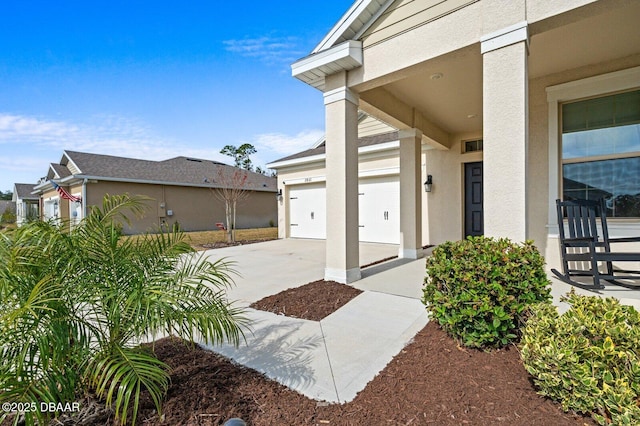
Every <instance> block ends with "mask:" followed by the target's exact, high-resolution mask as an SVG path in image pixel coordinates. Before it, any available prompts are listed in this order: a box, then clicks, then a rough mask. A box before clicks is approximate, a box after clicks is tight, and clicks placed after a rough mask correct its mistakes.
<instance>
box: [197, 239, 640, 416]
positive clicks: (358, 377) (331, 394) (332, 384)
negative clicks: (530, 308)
mask: <svg viewBox="0 0 640 426" xmlns="http://www.w3.org/2000/svg"><path fill="white" fill-rule="evenodd" d="M324 250H325V243H324V241H321V240H295V239H287V240H276V241H269V242H265V243H259V244H251V245H247V246H237V247H229V248H225V249H217V250H211V251H209V252H207V254H208V255H210V256H211V257H212V259H218V258H220V257H225V258H227V259H228V260H230V261H233V262H236V263H235V268H236V269H237V270H239V271H242V276H240V277H237V279H236V286H235V287H234V288H233V289H231V290H230V291H229V292H228V295H229V299H230V300H235V301H236V304H237V305H239V306H244V307H248V306H249V305H250V304H251V303H253V302H254V301H257V300H260V299H262V298H263V297H265V296H269V295H272V294H276V293H278V292H280V291H282V290H285V289H287V288H292V287H297V286H301V285H304V284H307V283H309V282H312V281H316V280H318V279H322V278H323V275H324V256H325V253H324ZM397 250H398V248H397V246H395V245H385V244H366V243H363V244H361V246H360V264H361V265H365V264H368V263H371V262H373V261H376V260H380V259H384V258H388V257H391V256H394V255H396V254H397ZM427 254H428V253H427ZM424 262H425V260H424V259H418V260H413V261H410V260H405V259H395V260H391V261H387V262H384V263H382V264H379V265H375V266H371V267H368V268H365V269H363V271H362V275H363V279H362V280H360V281H357V282H355V283H353V286H354V287H356V288H358V289H360V290H363V291H364V292H363V293H362V294H360V295H359V296H357V297H356V298H354V299H353V300H352V301H350V302H349V303H347V304H346V305H345V306H343V307H342V308H340V309H339V310H338V311H336V312H334V313H333V314H331V315H329V316H328V317H326V318H325V319H323V320H322V321H319V322H318V321H308V320H301V319H295V318H288V317H285V316H281V315H276V314H272V313H269V312H263V311H257V310H254V309H249V308H247V317H248V318H249V319H250V320H251V323H252V332H251V333H247V336H246V337H247V339H246V344H241V345H240V347H238V348H235V347H233V346H231V345H220V346H215V347H210V346H209V347H207V346H205V347H207V348H208V349H211V350H213V351H215V352H218V353H220V354H222V355H224V356H226V357H228V358H231V359H233V360H235V361H237V362H238V363H240V364H243V365H246V366H248V367H251V368H253V369H255V370H258V371H260V372H263V373H264V374H265V375H266V376H267V377H270V378H272V379H274V380H276V381H278V382H280V383H282V384H284V385H285V386H288V387H290V388H291V389H294V390H296V391H298V392H300V393H302V394H303V395H306V396H308V397H310V398H313V399H317V400H324V401H328V402H340V403H344V402H349V401H351V400H353V398H355V396H356V394H357V393H358V392H360V391H361V390H362V389H364V387H365V386H366V385H367V383H369V382H370V381H371V380H372V379H373V378H374V377H375V376H376V375H377V374H378V373H379V372H380V371H381V370H382V369H383V368H384V367H385V366H386V365H387V364H388V363H389V362H390V361H391V360H392V359H393V357H394V356H396V355H397V354H398V353H399V352H400V350H402V348H403V347H404V346H405V345H406V344H407V343H409V342H410V341H411V339H412V338H413V336H415V334H416V333H417V332H418V331H419V330H421V329H422V328H423V327H424V326H425V325H426V323H427V321H428V320H427V314H426V310H425V307H424V305H423V304H422V303H421V302H420V298H421V296H422V286H423V281H424V276H425V263H424ZM551 282H552V295H553V297H554V303H555V304H556V305H557V306H559V310H560V311H564V310H566V309H567V305H566V304H564V303H561V302H560V300H559V299H560V296H562V295H564V294H566V293H567V292H569V291H570V290H571V286H569V285H567V284H565V283H562V282H560V281H558V280H557V279H551ZM576 291H577V292H578V293H581V294H589V295H594V294H595V293H592V292H589V291H586V290H582V289H576ZM638 293H640V292H639V291H633V290H629V289H625V288H621V287H617V286H613V285H608V286H607V288H606V289H605V290H603V291H601V292H600V294H599V295H601V296H604V297H607V296H613V297H617V298H619V299H620V300H621V301H622V302H623V303H626V304H631V305H634V306H635V307H636V308H637V309H640V294H638Z"/></svg>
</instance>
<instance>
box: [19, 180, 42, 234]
mask: <svg viewBox="0 0 640 426" xmlns="http://www.w3.org/2000/svg"><path fill="white" fill-rule="evenodd" d="M34 188H35V185H34V184H32V183H16V184H14V185H13V198H12V200H13V202H14V203H15V204H16V224H17V225H18V226H22V224H23V223H25V222H27V221H29V220H31V219H38V218H39V217H40V197H39V196H38V195H37V194H34V193H33V192H34Z"/></svg>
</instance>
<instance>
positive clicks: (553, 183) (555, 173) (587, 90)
mask: <svg viewBox="0 0 640 426" xmlns="http://www.w3.org/2000/svg"><path fill="white" fill-rule="evenodd" d="M639 81H640V66H638V67H633V68H628V69H624V70H620V71H615V72H611V73H607V74H601V75H596V76H593V77H588V78H584V79H580V80H575V81H570V82H568V83H562V84H558V85H555V86H549V87H547V88H546V92H547V106H548V121H547V122H548V138H549V139H548V140H549V146H548V149H549V151H548V153H549V176H548V177H549V193H548V194H549V199H548V212H547V213H548V222H547V227H548V229H549V233H550V234H557V232H558V225H557V223H556V222H557V216H556V207H555V200H556V199H558V198H561V194H562V164H563V162H562V146H561V140H562V121H561V119H562V116H561V111H562V107H561V106H562V104H563V103H568V102H575V101H579V100H584V99H588V98H597V97H602V96H606V95H609V94H616V93H621V92H627V91H632V90H640V85H639V84H638V82H639ZM634 156H635V155H634ZM610 225H611V226H610V228H612V230H613V231H614V232H613V233H614V234H615V233H616V232H615V230H616V228H619V231H620V234H621V235H631V234H633V235H640V219H639V218H612V219H611V221H610Z"/></svg>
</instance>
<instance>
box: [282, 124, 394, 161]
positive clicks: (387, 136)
mask: <svg viewBox="0 0 640 426" xmlns="http://www.w3.org/2000/svg"><path fill="white" fill-rule="evenodd" d="M397 140H398V132H397V131H395V132H389V133H382V134H379V135H373V136H365V137H362V138H359V139H358V148H362V147H365V146H371V145H377V144H381V143H385V142H393V141H397ZM324 153H325V143H324V142H322V143H321V144H320V145H318V147H317V148H311V149H307V150H305V151H302V152H298V153H297V154H292V155H289V156H287V157H284V158H280V159H279V160H276V161H272V163H278V162H280V161H287V160H295V159H298V158H305V157H311V156H313V155H320V154H324Z"/></svg>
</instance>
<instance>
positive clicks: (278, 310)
mask: <svg viewBox="0 0 640 426" xmlns="http://www.w3.org/2000/svg"><path fill="white" fill-rule="evenodd" d="M360 293H362V291H361V290H358V289H357V288H354V287H351V286H348V285H344V284H340V283H337V282H335V281H325V280H319V281H314V282H312V283H309V284H305V285H303V286H300V287H296V288H290V289H288V290H285V291H281V292H280V293H278V294H274V295H273V296H267V297H265V298H264V299H261V300H258V301H257V302H254V303H252V304H251V305H250V306H249V307H250V308H253V309H259V310H261V311H267V312H273V313H274V314H278V315H285V316H288V317H293V318H301V319H307V320H311V321H320V320H321V319H323V318H324V317H326V316H327V315H329V314H331V313H333V312H335V311H337V310H338V309H340V308H341V307H343V306H344V305H346V304H347V302H349V301H350V300H351V299H353V298H354V297H356V296H357V295H359V294H360Z"/></svg>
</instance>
